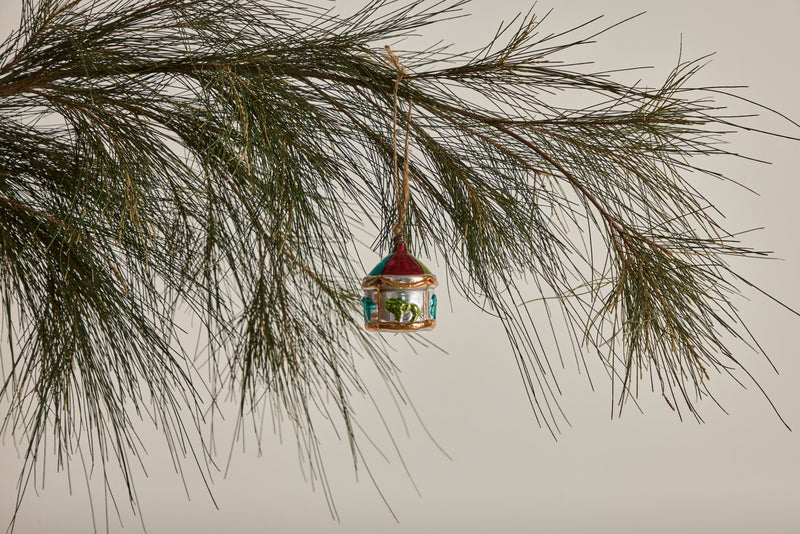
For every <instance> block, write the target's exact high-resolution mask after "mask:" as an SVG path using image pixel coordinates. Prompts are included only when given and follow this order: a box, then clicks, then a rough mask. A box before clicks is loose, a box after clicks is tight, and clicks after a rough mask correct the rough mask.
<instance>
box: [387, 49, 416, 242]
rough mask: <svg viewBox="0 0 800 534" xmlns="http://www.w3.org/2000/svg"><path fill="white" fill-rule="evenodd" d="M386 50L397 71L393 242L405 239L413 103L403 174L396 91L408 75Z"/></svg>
mask: <svg viewBox="0 0 800 534" xmlns="http://www.w3.org/2000/svg"><path fill="white" fill-rule="evenodd" d="M384 49H385V50H386V54H385V55H384V56H383V57H384V59H386V61H387V62H388V63H389V64H390V65H392V66H393V67H394V68H395V69H396V70H397V80H396V81H395V83H394V100H393V106H392V162H393V178H394V185H395V196H396V201H397V221H396V222H395V224H394V227H393V228H392V234H393V235H394V240H395V242H398V241H402V240H404V237H405V231H404V228H405V225H406V215H407V214H408V202H409V196H410V191H409V185H408V175H409V170H408V165H409V162H408V160H409V153H410V149H409V138H410V137H411V135H410V133H411V131H410V130H411V109H412V107H413V103H412V100H411V97H409V98H408V112H407V115H406V131H405V146H404V147H403V172H402V174H401V173H400V169H399V165H398V161H397V159H398V156H397V115H398V107H399V104H398V101H399V98H398V91H399V90H400V84H401V83H403V80H404V79H405V78H407V76H408V73H407V71H406V68H405V67H404V66H403V64H402V63H400V58H399V57H397V55H396V54H395V53H394V52H392V49H391V48H390V47H389V45H386V46H385V47H384Z"/></svg>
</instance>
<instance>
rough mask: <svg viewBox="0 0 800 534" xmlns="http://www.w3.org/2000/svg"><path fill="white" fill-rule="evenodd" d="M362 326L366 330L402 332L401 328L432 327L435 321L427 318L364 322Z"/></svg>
mask: <svg viewBox="0 0 800 534" xmlns="http://www.w3.org/2000/svg"><path fill="white" fill-rule="evenodd" d="M364 326H365V327H366V329H367V330H391V331H393V332H402V331H403V330H422V329H424V328H434V327H435V326H436V321H435V320H433V319H428V320H427V321H419V322H416V323H389V322H386V323H380V322H378V323H365V324H364Z"/></svg>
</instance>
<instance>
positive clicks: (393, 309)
mask: <svg viewBox="0 0 800 534" xmlns="http://www.w3.org/2000/svg"><path fill="white" fill-rule="evenodd" d="M386 311H388V312H389V313H391V314H394V320H395V322H398V323H400V322H403V321H402V319H403V315H405V314H406V313H407V312H411V320H410V321H409V322H412V323H413V322H414V321H416V320H417V318H418V317H421V316H422V311H420V309H419V306H417V305H416V304H414V303H413V302H405V301H404V300H402V299H388V300H387V301H386Z"/></svg>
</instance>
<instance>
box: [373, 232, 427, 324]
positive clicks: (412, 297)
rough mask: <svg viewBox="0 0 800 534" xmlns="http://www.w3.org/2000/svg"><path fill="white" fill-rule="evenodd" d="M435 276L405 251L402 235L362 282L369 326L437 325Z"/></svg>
mask: <svg viewBox="0 0 800 534" xmlns="http://www.w3.org/2000/svg"><path fill="white" fill-rule="evenodd" d="M438 285H439V284H438V282H437V281H436V276H435V275H433V274H431V272H430V271H429V270H428V269H427V267H425V266H424V265H423V264H422V263H421V262H420V261H419V260H418V259H417V258H415V257H414V256H412V255H411V254H409V253H408V251H406V245H405V243H404V241H403V239H402V238H397V239H395V249H394V252H392V253H391V254H389V255H388V256H386V257H385V258H383V260H381V262H380V263H379V264H378V265H376V266H375V268H374V269H372V271H370V273H369V275H368V276H366V277H365V278H364V279H363V281H362V282H361V289H363V290H364V297H363V298H362V299H361V304H362V307H363V312H364V322H365V325H364V326H365V327H366V328H367V330H377V331H382V332H416V331H418V330H430V329H433V328H434V327H435V326H436V294H435V293H434V288H436V286H438Z"/></svg>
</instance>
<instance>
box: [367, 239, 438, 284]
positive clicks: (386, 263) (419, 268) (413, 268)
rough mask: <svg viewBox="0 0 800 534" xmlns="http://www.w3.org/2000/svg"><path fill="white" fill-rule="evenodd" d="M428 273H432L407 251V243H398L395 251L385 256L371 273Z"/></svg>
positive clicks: (401, 274) (372, 274) (374, 274)
mask: <svg viewBox="0 0 800 534" xmlns="http://www.w3.org/2000/svg"><path fill="white" fill-rule="evenodd" d="M426 274H431V272H430V271H429V270H428V269H427V268H426V267H425V266H424V265H423V264H422V263H421V262H420V261H419V260H418V259H417V258H415V257H414V256H412V255H411V254H409V253H408V251H406V244H405V243H396V244H395V247H394V252H393V253H391V254H389V255H388V256H386V257H385V258H383V259H382V260H381V262H380V263H379V264H378V265H376V266H375V268H374V269H372V271H370V273H369V275H370V276H381V275H394V276H405V275H426Z"/></svg>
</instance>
